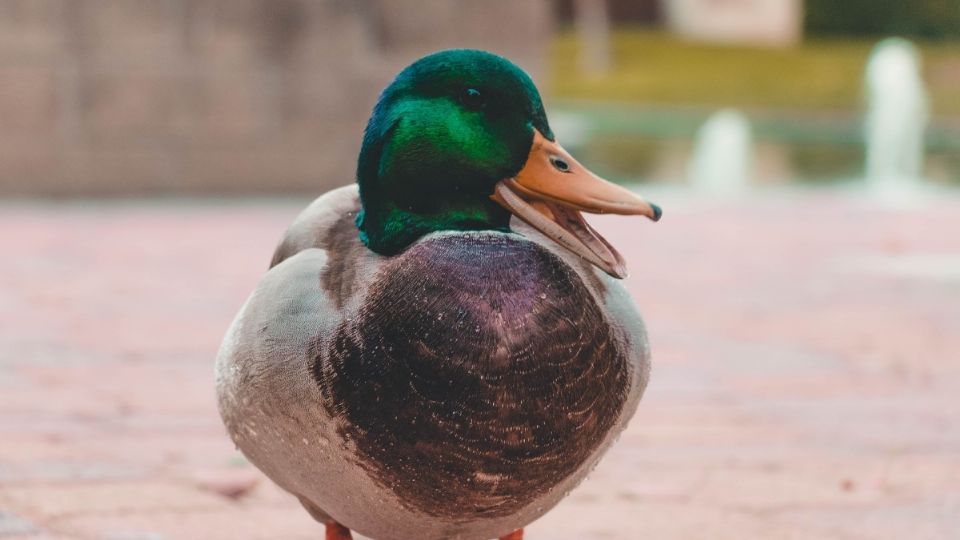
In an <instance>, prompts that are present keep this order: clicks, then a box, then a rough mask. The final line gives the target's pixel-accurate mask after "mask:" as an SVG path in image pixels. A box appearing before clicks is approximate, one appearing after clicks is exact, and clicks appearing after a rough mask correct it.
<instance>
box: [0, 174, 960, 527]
mask: <svg viewBox="0 0 960 540" xmlns="http://www.w3.org/2000/svg"><path fill="white" fill-rule="evenodd" d="M665 199H666V200H661V201H658V202H662V203H664V204H663V205H664V207H665V208H666V211H667V214H666V217H665V219H664V220H663V221H662V222H661V223H660V224H658V225H651V224H649V223H644V222H640V221H638V220H627V219H622V218H601V219H594V220H593V221H595V222H596V223H598V224H599V228H600V229H601V230H603V231H604V232H605V233H606V234H607V236H608V238H609V239H610V240H611V241H612V242H613V243H614V244H615V245H617V246H619V247H621V248H622V249H623V251H624V252H625V254H626V256H627V258H628V260H629V261H630V263H631V268H632V271H633V275H632V276H631V277H630V278H629V280H628V285H629V287H630V289H631V291H632V292H633V294H634V296H635V298H636V299H637V302H638V304H639V305H640V306H641V310H642V312H643V313H644V315H645V318H646V320H647V323H648V326H649V328H650V335H651V341H652V345H653V350H654V362H655V365H654V371H653V379H652V382H651V385H650V388H649V390H648V392H647V395H646V397H645V398H644V401H643V403H642V404H641V407H640V411H639V413H638V414H637V416H636V417H635V419H634V421H633V423H632V425H631V427H630V428H629V429H628V431H627V432H626V433H625V434H624V435H623V437H622V438H621V440H620V442H619V444H618V445H617V446H616V447H615V448H614V449H613V450H612V451H611V453H610V454H609V455H608V457H607V459H606V460H605V461H604V462H603V463H602V464H601V465H600V467H598V468H597V470H596V471H595V472H594V473H593V474H592V475H591V477H590V478H589V479H588V480H587V481H586V482H585V483H584V484H583V485H582V486H581V487H580V488H579V489H577V490H575V491H574V492H573V493H572V494H571V496H570V497H569V498H568V499H567V500H565V501H564V502H563V503H562V504H561V505H560V506H559V507H557V508H556V509H555V510H554V511H553V512H551V513H550V514H548V515H547V516H546V517H545V518H543V519H542V520H540V521H539V522H537V523H535V524H533V525H532V526H531V527H529V529H528V537H529V538H531V539H534V540H535V539H551V540H553V539H560V540H563V539H598V540H600V539H621V538H622V539H633V538H669V539H700V538H720V539H727V538H729V539H742V538H763V539H767V538H782V539H794V538H830V539H844V540H846V539H849V540H866V539H884V538H890V539H893V538H898V539H899V538H911V539H952V538H960V425H958V418H957V415H958V413H960V234H958V232H960V199H946V200H941V201H939V202H936V203H929V204H924V205H921V206H915V207H912V208H889V207H882V206H878V205H875V204H872V203H869V202H864V201H861V200H859V198H858V197H856V196H854V195H853V194H849V193H836V192H812V193H802V194H800V193H794V194H791V195H789V196H771V197H765V198H762V199H755V200H749V201H741V202H726V203H716V202H714V203H710V202H695V201H689V200H686V199H685V198H684V197H682V196H680V195H679V194H670V193H667V194H666V195H665ZM303 204H304V201H289V200H286V201H285V200H279V201H277V200H274V201H244V202H236V201H232V202H231V201H213V200H207V201H179V200H171V201H160V202H149V203H147V202H135V201H125V202H123V201H121V202H112V203H94V202H90V203H37V202H17V203H12V202H7V203H0V249H2V253H3V255H4V262H3V264H0V539H2V540H53V539H91V540H92V539H104V540H169V539H180V538H186V539H213V540H217V539H225V540H226V539H231V540H236V539H278V538H284V539H316V538H320V537H321V534H322V530H321V529H320V528H319V527H318V526H316V525H315V524H314V523H313V522H312V521H311V520H310V518H309V517H308V516H307V514H306V513H305V512H303V511H302V510H301V509H300V508H299V505H298V504H297V503H296V501H294V500H292V499H291V498H290V497H289V496H287V495H285V494H284V493H282V492H280V491H279V490H278V489H277V488H275V487H273V486H272V484H270V482H269V481H268V480H266V479H265V478H263V477H262V476H261V475H260V474H259V472H257V471H256V470H255V469H253V468H252V467H251V466H249V465H247V464H246V463H245V462H244V460H243V459H242V458H241V456H240V455H239V454H238V453H237V452H236V451H235V450H234V448H233V446H232V444H231V443H230V442H229V440H228V438H227V437H226V435H225V433H224V431H223V429H222V427H221V425H220V421H219V419H218V417H217V413H216V407H215V403H214V396H213V377H212V362H213V357H214V354H215V351H216V349H217V346H218V345H219V341H220V338H221V336H222V334H223V332H224V330H225V329H226V326H227V325H228V324H229V322H230V320H231V318H232V316H233V315H234V313H235V312H236V310H237V309H238V308H239V306H240V304H241V303H242V302H243V300H244V298H245V297H246V295H247V294H248V293H249V291H250V290H251V288H252V287H253V285H254V284H255V283H256V281H257V279H258V278H259V276H260V275H261V274H262V273H263V271H264V269H265V267H266V264H267V262H268V260H269V258H270V254H271V251H272V249H273V246H274V243H275V242H276V240H277V238H278V237H279V235H280V234H281V232H282V230H283V229H284V228H285V227H286V225H287V224H288V223H289V222H290V221H291V219H292V218H293V216H294V215H295V214H296V212H297V211H298V210H299V209H300V207H302V206H303Z"/></svg>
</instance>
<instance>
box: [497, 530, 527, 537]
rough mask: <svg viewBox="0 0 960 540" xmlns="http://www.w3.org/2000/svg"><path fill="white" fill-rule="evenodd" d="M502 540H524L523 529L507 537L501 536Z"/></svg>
mask: <svg viewBox="0 0 960 540" xmlns="http://www.w3.org/2000/svg"><path fill="white" fill-rule="evenodd" d="M500 540H523V529H517V530H515V531H513V532H512V533H510V534H508V535H506V536H501V537H500Z"/></svg>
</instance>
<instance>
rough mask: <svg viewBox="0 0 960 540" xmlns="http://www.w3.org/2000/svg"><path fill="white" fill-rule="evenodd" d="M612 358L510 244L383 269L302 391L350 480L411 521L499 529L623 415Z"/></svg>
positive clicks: (437, 246) (582, 317)
mask: <svg viewBox="0 0 960 540" xmlns="http://www.w3.org/2000/svg"><path fill="white" fill-rule="evenodd" d="M624 349H625V347H624V346H623V344H622V343H621V340H620V339H618V337H617V335H616V333H615V331H614V330H613V329H612V328H611V326H610V324H609V321H608V320H607V319H606V318H605V316H604V314H603V311H602V310H601V309H600V307H599V306H598V305H597V300H596V299H595V298H594V296H593V295H592V294H591V293H590V291H589V289H588V288H587V287H586V286H585V285H584V283H583V281H582V280H581V279H580V277H579V276H578V275H577V274H576V273H575V272H574V271H573V269H571V268H570V267H569V266H567V265H566V264H565V263H564V262H562V261H561V260H560V259H559V258H558V257H556V256H555V255H553V254H552V253H550V252H549V251H548V250H547V249H545V248H544V247H542V246H540V245H538V244H536V243H533V242H530V241H527V240H525V239H523V238H522V237H519V236H516V235H510V234H499V233H464V234H449V235H440V236H434V237H428V238H427V239H425V240H422V241H421V242H419V243H417V244H415V245H414V246H412V247H411V248H410V249H408V250H407V251H406V252H404V253H403V254H401V255H398V256H396V257H394V258H392V259H390V260H389V261H388V262H387V263H386V264H384V265H383V267H382V268H381V269H380V271H379V272H378V273H377V277H376V279H375V281H374V282H373V285H371V288H370V291H369V293H368V296H367V299H366V302H365V304H364V305H363V306H362V307H361V309H360V310H359V312H358V313H357V314H356V316H354V317H352V318H349V319H346V320H344V322H343V323H342V324H341V325H340V326H339V328H338V329H337V330H336V332H335V333H334V335H333V337H332V339H327V340H323V341H319V340H318V341H317V347H316V348H315V350H314V355H315V356H314V361H313V366H312V367H313V370H312V372H313V376H314V377H315V379H316V382H317V384H318V385H319V386H320V389H321V393H322V396H323V405H324V407H326V408H327V409H328V412H329V413H330V415H331V416H332V417H334V418H337V419H338V421H339V422H340V424H339V426H338V430H339V432H340V434H341V435H342V436H343V437H344V439H346V440H348V441H352V443H353V444H354V445H355V448H356V454H357V457H358V459H359V460H360V462H361V465H362V466H363V467H364V468H365V469H366V470H367V471H368V473H369V474H370V475H371V476H372V477H373V478H374V479H375V480H376V481H377V482H378V483H379V484H381V485H382V486H383V487H384V488H385V489H389V490H392V491H393V492H394V493H395V494H396V495H397V496H398V497H399V498H400V499H401V500H402V501H404V504H406V505H408V506H409V507H410V508H411V509H412V510H415V511H418V512H421V513H424V514H428V515H434V516H441V517H446V518H452V519H458V518H468V517H469V518H476V517H481V516H487V517H501V516H506V515H509V514H511V513H513V512H516V511H517V510H519V509H520V508H522V507H523V506H526V505H527V504H530V503H531V502H532V501H535V500H537V499H538V496H539V495H541V494H543V493H544V492H545V491H547V490H549V489H550V488H552V487H554V486H556V485H557V484H559V483H561V482H562V481H563V480H564V479H566V478H567V477H568V476H570V475H571V474H573V473H575V472H576V471H577V470H578V469H580V468H581V466H582V465H583V464H584V463H585V462H586V461H587V460H588V459H589V458H590V457H591V455H593V454H594V452H595V450H596V449H597V448H598V447H599V446H600V445H601V444H602V443H603V442H604V441H605V439H606V438H607V437H608V435H609V432H610V431H611V429H612V428H613V427H614V426H615V424H616V422H617V419H618V417H619V415H620V413H621V411H622V409H623V407H624V404H625V402H626V400H627V392H628V390H629V388H628V387H629V384H630V383H629V372H628V370H629V368H628V365H627V364H628V359H627V357H626V352H625V350H624Z"/></svg>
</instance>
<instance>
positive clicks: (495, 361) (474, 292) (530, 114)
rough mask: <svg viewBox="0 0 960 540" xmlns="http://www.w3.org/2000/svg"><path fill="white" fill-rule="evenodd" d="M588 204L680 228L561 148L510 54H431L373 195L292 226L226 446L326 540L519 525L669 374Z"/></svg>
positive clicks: (245, 338) (393, 93) (325, 205)
mask: <svg viewBox="0 0 960 540" xmlns="http://www.w3.org/2000/svg"><path fill="white" fill-rule="evenodd" d="M581 212H594V213H613V214H627V215H643V216H647V217H649V218H651V219H653V220H657V219H658V218H659V217H660V210H659V208H657V207H656V206H655V205H653V204H651V203H648V202H646V201H645V200H643V199H642V198H640V197H638V196H637V195H634V194H633V193H632V192H630V191H628V190H627V189H624V188H622V187H619V186H617V185H615V184H612V183H609V182H607V181H605V180H602V179H601V178H599V177H597V176H596V175H594V174H592V173H591V172H590V171H588V170H587V169H586V168H584V167H583V166H582V165H581V164H580V163H578V162H577V161H576V160H575V159H573V158H572V157H571V156H570V155H569V154H568V153H567V152H566V151H565V150H564V149H563V148H562V147H561V146H560V145H559V144H558V143H557V142H556V140H555V139H554V135H553V132H552V131H551V130H550V126H549V124H548V123H547V117H546V114H545V112H544V108H543V104H542V103H541V100H540V95H539V93H538V91H537V89H536V87H535V86H534V84H533V82H532V81H531V79H530V77H529V76H528V75H527V74H526V73H524V72H523V71H522V70H521V69H520V68H518V67H517V66H515V65H514V64H513V63H511V62H510V61H508V60H506V59H504V58H501V57H499V56H496V55H493V54H490V53H487V52H482V51H475V50H449V51H443V52H438V53H434V54H432V55H429V56H426V57H424V58H421V59H420V60H418V61H416V62H415V63H413V64H412V65H410V66H409V67H407V68H406V69H404V70H403V71H402V72H401V73H400V74H399V75H398V76H397V77H396V79H395V80H394V81H393V82H392V83H391V84H390V85H389V86H387V88H386V89H385V90H384V91H383V93H382V94H381V96H380V98H379V100H378V101H377V103H376V105H375V107H374V109H373V113H372V116H371V118H370V120H369V123H368V125H367V128H366V131H365V133H364V137H363V144H362V149H361V151H360V156H359V164H358V170H357V182H356V185H351V186H348V187H343V188H339V189H335V190H333V191H330V192H328V193H326V194H325V195H323V196H321V197H320V198H319V199H317V200H316V201H314V202H313V203H312V204H311V205H310V206H309V207H308V208H307V209H306V210H305V211H304V212H303V213H302V214H301V215H300V216H299V217H297V218H296V220H295V221H294V223H293V225H292V226H291V227H290V228H289V230H287V232H286V234H285V235H284V237H283V239H282V241H281V242H280V244H279V246H278V248H277V249H276V252H275V254H274V256H273V260H272V263H271V268H270V270H269V271H268V272H267V274H266V275H265V276H264V277H263V279H262V281H261V282H260V283H259V285H258V286H257V288H256V289H255V290H254V291H253V294H252V295H251V296H250V298H249V299H248V300H247V302H246V304H245V305H244V306H243V308H242V309H241V311H240V313H239V315H238V316H237V317H236V320H235V321H234V322H233V325H232V326H231V328H230V330H229V331H228V333H227V335H226V337H225V339H224V341H223V345H222V347H221V349H220V353H219V355H218V359H217V365H216V374H217V393H218V401H219V408H220V413H221V416H222V417H223V421H224V423H225V425H226V427H227V429H228V431H229V433H230V436H231V437H232V438H233V440H234V442H235V443H236V445H237V446H238V448H239V449H240V450H241V451H242V452H243V454H244V455H245V456H246V457H247V459H249V461H250V462H252V463H253V464H254V465H255V466H257V467H258V468H260V470H262V471H263V472H264V473H265V474H266V475H267V476H268V477H270V478H271V479H272V480H273V481H274V482H276V483H277V484H278V485H279V486H280V487H282V488H283V489H284V490H286V491H288V492H290V493H292V494H294V495H295V496H296V497H298V498H299V499H300V501H301V502H302V504H303V506H304V507H305V508H306V509H307V511H308V512H309V513H310V514H311V515H312V516H313V517H314V518H315V519H316V520H318V521H320V522H321V523H323V524H325V525H326V538H327V539H329V540H334V539H338V540H342V539H346V538H350V535H351V532H350V531H351V530H354V531H357V532H358V533H360V534H363V535H366V536H368V537H372V538H376V539H383V540H390V539H398V540H408V539H418V540H431V539H441V538H467V539H490V538H497V537H502V538H511V539H518V538H521V537H522V534H523V532H522V528H523V527H524V526H525V525H527V524H529V523H530V522H531V521H533V520H535V519H536V518H538V517H540V516H541V515H543V514H544V513H545V512H546V511H547V510H549V509H550V508H551V507H553V506H554V505H556V504H557V503H558V502H559V501H560V500H561V499H562V498H563V497H564V496H565V494H566V493H568V492H569V491H570V490H571V489H572V488H574V487H575V486H576V485H577V484H578V483H579V482H580V481H581V480H582V479H583V478H584V477H585V476H586V475H587V473H588V472H589V471H590V470H591V469H592V468H593V467H594V466H595V465H596V463H597V461H598V460H599V459H600V457H601V455H602V454H603V453H604V452H605V451H606V450H607V448H608V447H609V446H610V445H611V444H612V442H613V440H614V439H615V438H616V437H617V435H618V434H619V433H620V431H621V430H622V429H623V428H624V426H625V425H626V423H627V421H628V420H629V418H630V417H631V416H632V415H633V413H634V410H635V409H636V407H637V403H638V401H639V400H640V396H641V394H642V393H643V390H644V387H645V386H646V383H647V377H648V373H649V348H648V344H647V338H646V333H645V331H644V327H643V324H642V322H641V320H640V317H639V315H638V314H637V311H636V309H635V307H634V305H633V302H632V301H631V300H630V298H629V296H628V295H627V293H626V291H625V289H624V288H623V287H622V286H621V284H620V282H619V278H623V277H624V276H625V274H626V268H625V265H624V260H623V258H622V257H621V256H620V254H619V253H618V252H617V250H615V249H614V248H613V247H612V246H611V245H610V244H609V243H608V242H607V241H606V240H604V239H603V238H602V237H601V236H600V235H599V234H597V232H596V231H595V230H594V229H593V228H591V227H590V226H589V225H588V224H587V223H586V221H584V219H583V217H582V215H581Z"/></svg>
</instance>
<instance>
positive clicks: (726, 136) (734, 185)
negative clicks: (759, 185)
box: [687, 109, 753, 195]
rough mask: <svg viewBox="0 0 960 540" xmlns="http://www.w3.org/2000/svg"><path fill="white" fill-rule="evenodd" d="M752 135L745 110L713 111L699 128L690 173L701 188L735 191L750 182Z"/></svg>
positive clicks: (692, 181)
mask: <svg viewBox="0 0 960 540" xmlns="http://www.w3.org/2000/svg"><path fill="white" fill-rule="evenodd" d="M752 163H753V137H752V136H751V133H750V121H749V120H747V117H746V116H744V114H743V113H741V112H740V111H737V110H733V109H724V110H720V111H717V112H716V113H714V114H713V115H712V116H710V118H708V119H707V121H706V122H705V123H704V124H703V125H702V126H701V127H700V129H699V130H698V131H697V137H696V146H695V148H694V152H693V159H692V160H691V161H690V165H689V168H688V170H687V176H688V179H689V181H690V185H692V186H693V187H694V188H695V189H697V190H698V191H702V192H704V193H707V194H711V195H733V194H737V193H740V192H742V191H744V190H745V189H746V188H747V186H748V185H749V183H750V175H751V172H752V171H751V169H752Z"/></svg>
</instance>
